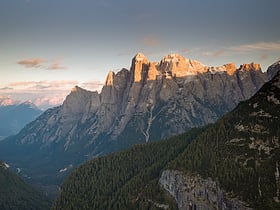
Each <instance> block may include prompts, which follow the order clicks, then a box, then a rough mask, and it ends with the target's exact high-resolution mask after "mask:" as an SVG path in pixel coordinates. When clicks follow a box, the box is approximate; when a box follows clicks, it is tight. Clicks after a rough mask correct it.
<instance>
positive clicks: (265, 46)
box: [229, 41, 280, 52]
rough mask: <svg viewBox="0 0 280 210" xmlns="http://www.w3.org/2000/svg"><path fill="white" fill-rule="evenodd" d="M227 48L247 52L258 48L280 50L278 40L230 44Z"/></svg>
mask: <svg viewBox="0 0 280 210" xmlns="http://www.w3.org/2000/svg"><path fill="white" fill-rule="evenodd" d="M229 50H232V51H239V52H249V51H258V50H266V51H278V50H280V41H277V42H256V43H252V44H244V45H238V46H232V47H230V48H229Z"/></svg>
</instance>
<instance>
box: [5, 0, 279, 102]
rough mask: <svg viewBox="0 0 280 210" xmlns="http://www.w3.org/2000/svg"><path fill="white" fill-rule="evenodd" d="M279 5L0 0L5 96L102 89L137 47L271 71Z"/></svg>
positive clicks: (154, 55) (205, 0)
mask: <svg viewBox="0 0 280 210" xmlns="http://www.w3.org/2000/svg"><path fill="white" fill-rule="evenodd" d="M279 8H280V1H279V0H267V1H264V0H234V1H232V0H173V1H167V0H157V1H156V0H149V1H148V0H142V1H133V0H131V1H128V0H118V1H116V0H48V1H46V0H0V46H1V47H0V74H1V77H0V95H5V96H9V97H12V98H14V99H19V100H33V101H35V100H37V104H40V102H42V101H45V102H46V103H47V102H50V101H51V100H52V102H50V103H53V104H55V103H60V102H61V100H62V99H63V98H64V97H65V95H66V94H67V93H69V92H70V90H71V88H72V86H74V85H76V84H78V85H80V86H82V87H84V88H87V89H91V90H93V89H98V88H99V89H100V87H101V85H102V84H103V83H104V80H105V77H106V75H107V73H108V72H109V70H114V71H118V70H120V69H121V68H123V67H125V68H129V67H130V64H131V59H132V57H133V56H134V55H135V54H136V53H137V52H142V53H144V54H145V55H146V56H147V58H148V59H149V60H151V61H160V60H161V59H162V57H163V56H164V55H166V54H169V53H178V54H181V55H183V56H185V57H187V58H190V59H195V60H199V61H200V62H202V63H203V64H205V65H209V66H220V65H223V64H225V63H229V62H235V63H236V65H237V66H238V65H240V64H242V63H249V62H255V63H260V64H261V66H262V67H263V70H264V71H265V70H266V68H267V66H268V65H270V64H272V63H273V62H275V61H277V60H279V59H280V27H279V20H280V12H279ZM38 98H40V99H38ZM48 100H49V101H48Z"/></svg>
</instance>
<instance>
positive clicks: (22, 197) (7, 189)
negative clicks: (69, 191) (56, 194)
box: [0, 160, 51, 210]
mask: <svg viewBox="0 0 280 210" xmlns="http://www.w3.org/2000/svg"><path fill="white" fill-rule="evenodd" d="M0 186H1V187H0V209H26V210H27V209H28V210H30V209H34V210H35V209H36V210H37V209H38V210H39V209H49V208H50V205H51V203H50V201H49V200H47V198H46V197H45V196H43V195H42V194H41V193H39V192H38V191H36V190H35V189H33V188H32V187H31V186H29V185H27V184H26V183H25V182H24V181H23V180H22V179H21V178H19V177H18V176H17V175H15V174H14V173H12V172H11V171H10V170H9V166H8V165H7V164H6V163H4V162H3V161H1V160H0Z"/></svg>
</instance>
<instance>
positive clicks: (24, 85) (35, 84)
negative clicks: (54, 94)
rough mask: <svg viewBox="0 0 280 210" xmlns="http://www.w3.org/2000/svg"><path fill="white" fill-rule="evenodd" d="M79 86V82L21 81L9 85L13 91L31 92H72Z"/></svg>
mask: <svg viewBox="0 0 280 210" xmlns="http://www.w3.org/2000/svg"><path fill="white" fill-rule="evenodd" d="M76 84H78V82H77V81H66V80H65V81H64V80H62V81H47V80H43V81H20V82H13V83H11V84H9V86H10V87H12V88H13V89H23V90H29V91H32V90H33V91H37V90H70V89H71V88H72V87H73V86H75V85H76Z"/></svg>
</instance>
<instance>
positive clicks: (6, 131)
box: [0, 97, 42, 137]
mask: <svg viewBox="0 0 280 210" xmlns="http://www.w3.org/2000/svg"><path fill="white" fill-rule="evenodd" d="M0 99H3V100H0V104H1V105H0V137H4V136H10V135H15V134H16V133H18V132H19V131H20V130H21V129H22V128H23V127H24V126H25V125H27V124H28V123H30V122H31V121H33V120H34V119H35V118H36V117H38V116H39V115H40V114H41V113H42V111H41V110H40V109H38V108H37V107H36V106H35V105H34V104H32V103H30V102H24V103H21V104H18V103H14V102H13V101H12V100H11V99H9V98H3V97H2V98H0Z"/></svg>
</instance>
